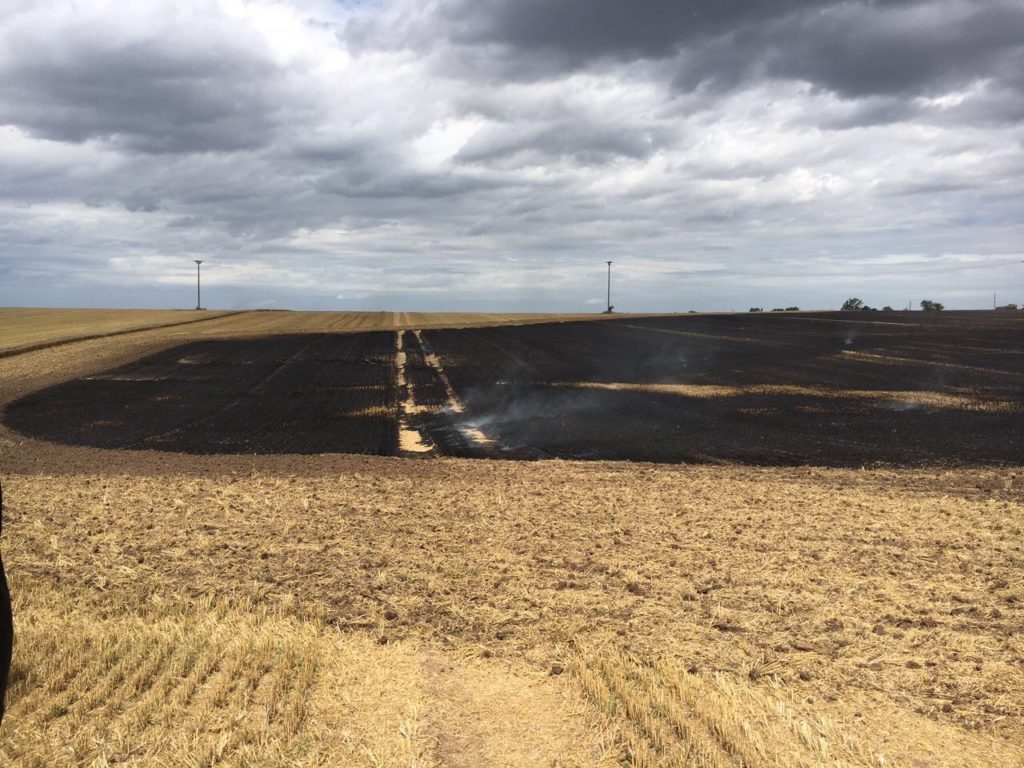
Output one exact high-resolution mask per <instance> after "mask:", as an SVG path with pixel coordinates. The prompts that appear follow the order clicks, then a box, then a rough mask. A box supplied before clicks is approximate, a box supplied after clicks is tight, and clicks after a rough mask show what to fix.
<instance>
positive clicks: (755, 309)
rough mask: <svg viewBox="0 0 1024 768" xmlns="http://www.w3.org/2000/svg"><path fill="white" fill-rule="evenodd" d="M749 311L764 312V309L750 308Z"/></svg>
mask: <svg viewBox="0 0 1024 768" xmlns="http://www.w3.org/2000/svg"><path fill="white" fill-rule="evenodd" d="M750 311H751V312H764V309H762V308H761V307H751V308H750Z"/></svg>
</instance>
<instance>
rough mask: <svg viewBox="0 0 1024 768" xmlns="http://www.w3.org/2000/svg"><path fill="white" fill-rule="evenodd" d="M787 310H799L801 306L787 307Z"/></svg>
mask: <svg viewBox="0 0 1024 768" xmlns="http://www.w3.org/2000/svg"><path fill="white" fill-rule="evenodd" d="M786 311H787V312H799V311H800V307H786Z"/></svg>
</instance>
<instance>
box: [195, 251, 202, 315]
mask: <svg viewBox="0 0 1024 768" xmlns="http://www.w3.org/2000/svg"><path fill="white" fill-rule="evenodd" d="M194 261H195V263H196V309H197V310H199V309H202V308H203V302H202V294H201V293H200V292H199V265H200V264H202V263H203V260H202V259H194Z"/></svg>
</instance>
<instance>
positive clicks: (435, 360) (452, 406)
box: [413, 330, 494, 448]
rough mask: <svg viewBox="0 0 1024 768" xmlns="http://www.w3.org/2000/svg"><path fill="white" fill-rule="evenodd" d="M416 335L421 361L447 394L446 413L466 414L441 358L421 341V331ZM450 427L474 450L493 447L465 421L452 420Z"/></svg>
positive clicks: (475, 428)
mask: <svg viewBox="0 0 1024 768" xmlns="http://www.w3.org/2000/svg"><path fill="white" fill-rule="evenodd" d="M413 333H414V334H415V335H416V340H417V341H418V342H419V343H420V347H421V348H422V349H423V359H424V360H425V361H426V363H427V365H429V366H430V367H431V368H433V369H434V373H435V374H436V375H437V378H438V380H439V381H440V382H441V383H442V384H444V388H445V391H446V392H447V393H448V407H447V409H448V411H450V412H451V413H453V414H457V415H462V414H465V413H466V407H465V406H464V405H463V404H462V400H460V399H459V395H458V393H457V392H456V391H455V388H454V387H453V386H452V382H451V380H450V379H449V378H448V374H446V373H445V372H444V366H443V365H442V364H441V358H440V357H438V355H437V353H436V352H434V350H433V349H432V348H431V347H430V345H429V344H427V342H426V341H424V339H423V332H422V331H418V330H417V331H413ZM452 426H453V427H454V428H455V429H456V430H457V431H458V432H459V434H461V435H462V436H463V437H464V438H465V439H466V440H467V441H469V443H470V445H471V446H474V447H476V448H489V447H491V446H492V445H494V441H493V440H492V439H491V438H489V437H487V435H485V434H484V433H483V432H482V431H481V430H480V428H479V427H475V426H473V425H472V424H470V423H469V422H467V421H460V420H456V419H453V420H452Z"/></svg>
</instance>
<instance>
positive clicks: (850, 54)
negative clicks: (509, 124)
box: [443, 0, 1024, 97]
mask: <svg viewBox="0 0 1024 768" xmlns="http://www.w3.org/2000/svg"><path fill="white" fill-rule="evenodd" d="M443 19H444V22H445V23H446V25H448V30H449V34H450V36H451V38H452V39H453V40H454V41H455V42H457V43H460V44H462V45H465V46H468V47H469V48H470V49H472V48H473V47H475V46H481V45H488V46H492V47H493V49H492V50H490V52H489V54H488V55H489V56H490V59H491V62H492V65H493V66H497V67H498V71H499V72H502V73H504V74H505V75H515V76H521V77H534V78H543V77H551V76H556V75H557V74H558V73H561V72H565V71H571V70H579V69H585V68H587V67H594V66H601V65H608V63H609V62H628V61H635V60H643V59H648V60H663V61H665V62H670V63H671V65H672V68H673V75H672V82H673V83H674V85H675V87H676V88H678V89H680V90H683V91H689V90H693V89H696V88H698V87H702V86H703V87H710V88H715V89H721V88H730V87H734V86H737V85H740V84H744V83H749V82H750V81H752V80H757V79H759V78H765V77H781V78H793V79H799V80H805V81H807V82H811V83H813V84H815V85H817V86H820V87H822V88H827V89H829V90H832V91H835V92H837V93H839V94H842V95H844V96H850V97H860V96H868V95H877V94H901V95H914V94H916V93H918V92H931V91H932V90H934V89H936V88H940V89H941V88H945V87H950V86H953V85H957V84H962V83H968V82H970V81H971V80H973V79H976V78H981V77H993V76H994V77H996V78H998V79H1000V80H1006V81H1007V82H1014V81H1015V87H1018V88H1019V78H1020V74H1019V73H1020V69H1021V68H1020V64H1021V51H1022V46H1024V43H1022V41H1024V5H1022V4H1021V3H1019V2H1015V1H1012V0H1011V1H1009V2H1007V1H1005V0H1003V1H1001V0H923V1H921V2H909V1H905V0H889V1H888V2H882V1H881V0H874V1H870V0H845V1H844V2H835V1H832V2H829V1H828V0H825V1H824V2H823V1H822V0H776V1H774V2H773V1H772V0H754V1H744V0H733V1H730V2H722V1H721V0H717V1H716V0H691V1H690V2H679V1H678V0H663V1H661V0H656V1H655V0H648V1H647V2H642V3H636V2H629V0H554V1H553V2H552V0H485V1H484V2H481V1H480V0H455V2H453V3H451V4H450V5H448V6H447V7H446V10H445V11H444V13H443ZM469 55H470V56H472V58H471V59H470V60H471V61H472V62H473V63H474V64H478V63H479V62H480V59H481V58H482V57H480V56H473V55H472V54H469Z"/></svg>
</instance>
